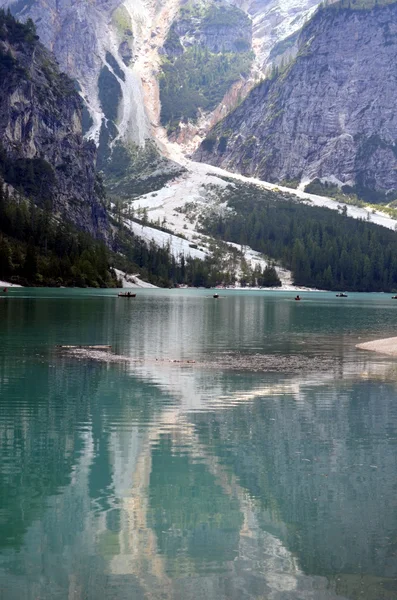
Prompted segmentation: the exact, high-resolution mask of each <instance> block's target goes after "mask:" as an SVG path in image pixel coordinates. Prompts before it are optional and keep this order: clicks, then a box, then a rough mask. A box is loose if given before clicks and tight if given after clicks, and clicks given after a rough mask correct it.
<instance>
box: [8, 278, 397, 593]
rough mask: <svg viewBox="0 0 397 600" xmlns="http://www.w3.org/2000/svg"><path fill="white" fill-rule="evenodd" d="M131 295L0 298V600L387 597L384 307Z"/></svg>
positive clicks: (390, 427)
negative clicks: (377, 342) (380, 347)
mask: <svg viewBox="0 0 397 600" xmlns="http://www.w3.org/2000/svg"><path fill="white" fill-rule="evenodd" d="M136 293H137V296H136V298H133V299H132V298H131V299H125V298H118V297H117V291H115V290H70V289H62V290H50V289H39V290H35V289H31V290H27V289H11V290H9V292H8V293H7V295H2V296H0V451H1V462H0V600H37V599H39V600H54V599H55V600H58V599H59V600H83V599H84V600H105V599H112V600H127V599H128V600H129V599H134V600H135V599H136V600H143V599H156V600H157V599H166V600H168V599H170V600H171V599H178V600H229V599H233V600H234V599H235V600H240V599H242V600H245V599H246V600H251V599H252V600H253V599H255V600H256V599H258V600H259V599H261V600H262V599H263V598H266V599H267V598H269V599H275V600H284V599H288V600H290V599H291V600H292V599H294V600H295V599H313V600H325V599H327V600H328V599H335V598H347V599H352V600H356V599H359V598H360V599H364V600H383V599H386V600H389V599H393V600H394V599H396V600H397V493H396V490H397V363H396V359H395V358H392V357H387V356H382V355H376V354H373V353H369V352H365V351H362V350H357V349H356V348H355V345H356V344H357V343H359V342H365V341H368V340H373V339H377V338H386V337H392V336H396V335H397V300H392V299H391V294H349V297H348V298H336V297H335V293H315V292H311V293H308V292H306V293H301V296H302V301H301V302H295V301H294V300H293V298H294V296H295V294H294V292H267V291H266V292H265V291H259V290H258V291H229V290H227V291H223V290H220V291H219V294H220V298H219V299H214V298H213V297H212V293H213V292H211V291H210V290H136ZM98 344H103V345H111V346H112V348H111V350H109V351H103V352H101V351H98V350H97V351H94V350H93V351H90V349H84V352H80V353H75V354H73V352H70V351H66V350H64V349H62V348H60V347H59V346H67V345H75V346H78V345H83V346H90V345H98ZM106 357H108V358H106Z"/></svg>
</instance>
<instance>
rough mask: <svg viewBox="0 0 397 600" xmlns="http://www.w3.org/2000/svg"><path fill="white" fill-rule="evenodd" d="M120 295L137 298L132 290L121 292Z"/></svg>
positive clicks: (120, 296) (121, 296)
mask: <svg viewBox="0 0 397 600" xmlns="http://www.w3.org/2000/svg"><path fill="white" fill-rule="evenodd" d="M118 296H119V298H135V296H136V294H131V292H120V293H119V294H118Z"/></svg>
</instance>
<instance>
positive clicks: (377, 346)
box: [356, 337, 397, 356]
mask: <svg viewBox="0 0 397 600" xmlns="http://www.w3.org/2000/svg"><path fill="white" fill-rule="evenodd" d="M356 348H357V349H358V350H368V351H369V352H377V353H378V354H387V355H388V356H397V337H390V338H383V339H380V340H372V342H364V343H362V344H356Z"/></svg>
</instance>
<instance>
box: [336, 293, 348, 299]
mask: <svg viewBox="0 0 397 600" xmlns="http://www.w3.org/2000/svg"><path fill="white" fill-rule="evenodd" d="M336 297H337V298H347V294H344V293H343V292H340V293H339V294H336Z"/></svg>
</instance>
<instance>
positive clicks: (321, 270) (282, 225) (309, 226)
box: [202, 185, 397, 292]
mask: <svg viewBox="0 0 397 600" xmlns="http://www.w3.org/2000/svg"><path fill="white" fill-rule="evenodd" d="M224 194H225V198H224V199H227V202H228V206H229V208H231V209H232V210H229V211H225V212H224V213H223V214H218V215H216V216H214V215H207V216H206V217H205V218H204V219H203V221H202V227H203V230H204V231H205V232H206V233H208V234H210V235H214V236H217V237H219V238H221V239H223V240H228V241H232V242H235V243H238V244H248V245H250V246H251V247H252V248H253V249H254V250H257V251H259V252H262V253H264V254H265V255H267V256H272V257H273V258H274V259H276V260H279V261H280V262H281V264H282V265H283V266H284V267H285V268H287V269H290V270H291V271H292V273H293V278H294V283H295V284H296V285H303V286H309V287H316V288H322V289H330V290H340V289H343V290H350V291H360V292H376V291H394V290H396V289H397V234H396V232H394V231H391V230H389V229H386V228H383V227H379V226H377V225H374V224H372V223H368V222H366V221H361V220H355V219H352V218H350V217H347V216H345V215H342V214H339V213H338V212H337V211H334V210H330V209H327V208H322V207H310V206H307V205H305V204H302V203H299V202H297V201H296V200H292V199H288V198H287V197H281V196H280V194H276V193H274V192H270V191H269V192H268V191H264V190H260V189H259V188H255V187H254V186H248V187H246V188H243V187H242V186H238V185H237V186H229V187H228V188H227V191H226V192H224Z"/></svg>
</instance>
